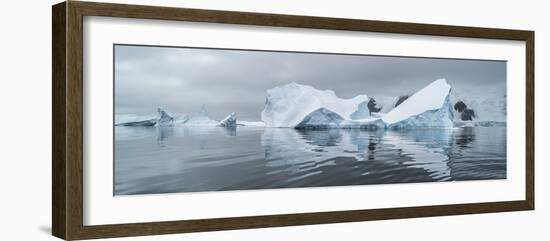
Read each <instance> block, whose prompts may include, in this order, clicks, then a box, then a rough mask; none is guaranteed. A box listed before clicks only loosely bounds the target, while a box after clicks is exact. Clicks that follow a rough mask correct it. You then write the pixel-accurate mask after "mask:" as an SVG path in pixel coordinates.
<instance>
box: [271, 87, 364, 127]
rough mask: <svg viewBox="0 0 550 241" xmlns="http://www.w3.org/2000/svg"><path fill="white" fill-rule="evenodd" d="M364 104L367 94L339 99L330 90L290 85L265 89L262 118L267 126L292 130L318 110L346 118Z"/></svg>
mask: <svg viewBox="0 0 550 241" xmlns="http://www.w3.org/2000/svg"><path fill="white" fill-rule="evenodd" d="M364 102H368V97H367V96H366V95H358V96H356V97H354V98H351V99H341V98H339V97H337V96H336V94H335V93H334V91H332V90H317V89H315V88H313V87H311V86H307V85H301V84H297V83H294V82H293V83H290V84H287V85H283V86H279V87H275V88H272V89H269V90H267V99H266V103H265V107H264V109H263V111H262V114H261V119H262V121H263V122H264V123H265V124H266V126H268V127H295V126H297V125H298V124H300V122H302V121H303V120H304V118H305V117H306V116H307V115H309V114H311V113H312V112H314V111H315V110H318V109H320V108H325V109H327V110H330V111H332V112H334V113H336V114H338V115H340V116H341V117H343V118H346V119H349V118H351V114H353V113H355V112H356V111H358V107H359V105H360V104H361V103H364Z"/></svg>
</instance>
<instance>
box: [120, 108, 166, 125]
mask: <svg viewBox="0 0 550 241" xmlns="http://www.w3.org/2000/svg"><path fill="white" fill-rule="evenodd" d="M157 113H158V117H157V118H152V119H146V120H138V121H130V122H123V123H118V124H116V125H115V126H171V125H173V124H174V117H172V116H170V115H169V114H168V113H167V112H166V111H165V110H163V109H161V108H158V109H157Z"/></svg>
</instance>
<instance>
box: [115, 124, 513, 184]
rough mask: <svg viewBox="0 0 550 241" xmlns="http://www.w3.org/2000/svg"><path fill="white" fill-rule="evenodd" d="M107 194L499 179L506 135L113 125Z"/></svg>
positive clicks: (497, 131) (497, 130)
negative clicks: (110, 180)
mask: <svg viewBox="0 0 550 241" xmlns="http://www.w3.org/2000/svg"><path fill="white" fill-rule="evenodd" d="M114 167H115V173H114V178H115V184H114V191H115V195H125V194H153V193H174V192H199V191H221V190H249V189H267V188H292V187H322V186H343V185H365V184H389V183H417V182H436V181H462V180H487V179H505V178H506V128H505V127H470V128H460V129H454V130H437V129H427V130H426V129H424V130H414V131H364V130H339V129H333V130H311V131H301V130H294V129H288V128H256V127H237V128H233V129H231V128H230V129H226V128H223V127H118V126H117V127H115V162H114Z"/></svg>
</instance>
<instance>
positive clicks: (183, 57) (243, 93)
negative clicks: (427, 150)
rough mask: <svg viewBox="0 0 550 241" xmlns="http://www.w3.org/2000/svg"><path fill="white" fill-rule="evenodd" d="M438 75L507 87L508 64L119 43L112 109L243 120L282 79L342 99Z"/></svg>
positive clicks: (464, 85)
mask: <svg viewBox="0 0 550 241" xmlns="http://www.w3.org/2000/svg"><path fill="white" fill-rule="evenodd" d="M438 78H446V79H447V80H448V82H449V83H450V84H451V86H452V87H453V89H458V90H461V91H462V92H468V91H475V92H478V93H483V91H491V90H494V89H504V88H505V86H506V63H505V62H501V61H475V60H455V59H433V58H408V57H386V56H357V55H338V54H315V53H288V52H268V51H242V50H224V49H200V48H172V47H148V46H128V45H116V46H115V112H116V114H117V115H126V114H131V115H151V114H155V113H156V112H155V111H156V108H157V107H163V108H165V109H166V110H168V111H169V112H171V113H191V112H195V111H198V110H199V109H200V108H201V106H203V105H204V106H205V107H206V109H207V110H208V112H209V114H210V117H211V118H213V119H217V120H219V119H222V118H224V117H225V116H227V115H228V114H229V113H230V112H236V113H237V116H238V118H239V119H241V120H259V119H260V112H261V110H262V109H263V106H264V102H265V98H266V92H265V91H266V90H267V89H270V88H273V87H275V86H277V85H283V84H287V83H290V82H297V83H300V84H306V85H311V86H313V87H315V88H317V89H332V90H334V91H335V92H336V94H337V95H338V96H339V97H341V98H351V97H354V96H356V95H359V94H367V95H368V96H398V95H403V94H412V93H414V92H415V91H417V90H419V89H421V88H422V87H424V86H426V85H427V84H429V83H430V82H432V81H434V80H436V79H438Z"/></svg>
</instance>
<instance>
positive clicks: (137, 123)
mask: <svg viewBox="0 0 550 241" xmlns="http://www.w3.org/2000/svg"><path fill="white" fill-rule="evenodd" d="M156 124H157V119H149V120H142V121H132V122H123V123H118V124H115V126H154V125H156Z"/></svg>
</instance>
